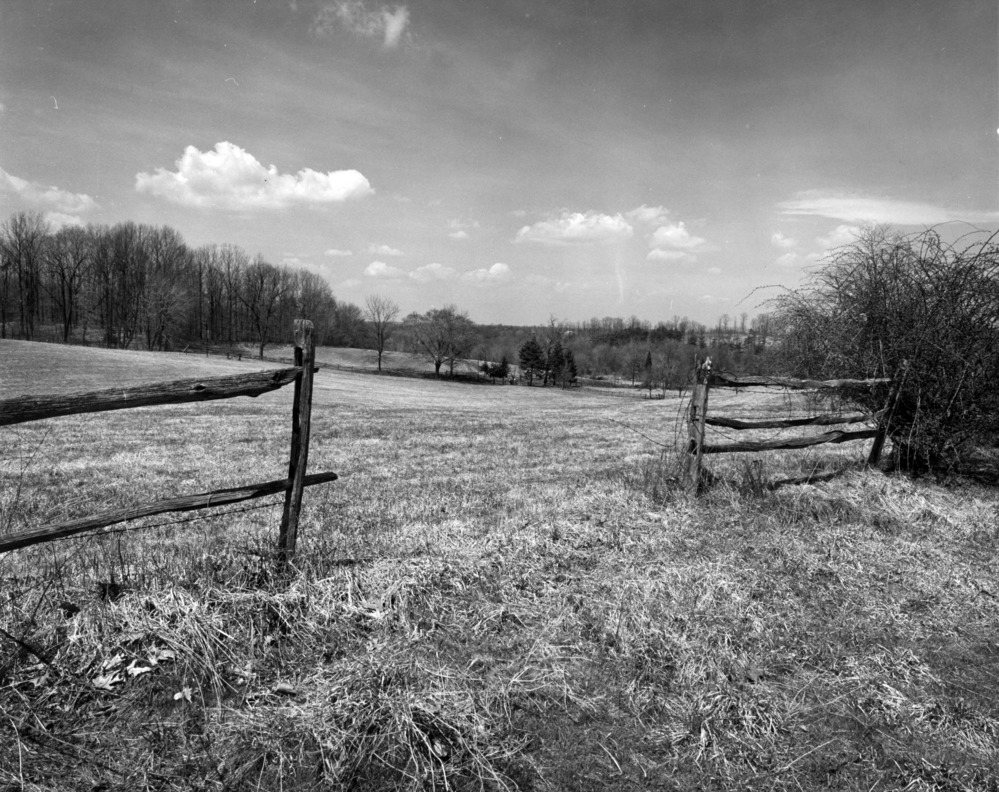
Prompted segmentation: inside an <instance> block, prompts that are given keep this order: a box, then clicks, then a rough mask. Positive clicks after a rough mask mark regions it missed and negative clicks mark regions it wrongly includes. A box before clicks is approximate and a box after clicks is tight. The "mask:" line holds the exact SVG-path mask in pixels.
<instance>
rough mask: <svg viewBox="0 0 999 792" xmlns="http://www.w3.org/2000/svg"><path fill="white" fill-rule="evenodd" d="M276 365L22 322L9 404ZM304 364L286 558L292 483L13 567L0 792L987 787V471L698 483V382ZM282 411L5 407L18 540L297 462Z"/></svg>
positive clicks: (4, 379) (123, 529) (996, 740)
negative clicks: (680, 482)
mask: <svg viewBox="0 0 999 792" xmlns="http://www.w3.org/2000/svg"><path fill="white" fill-rule="evenodd" d="M323 354H324V353H323V352H320V355H319V358H320V360H323V359H324V358H323ZM325 354H327V355H328V356H329V357H327V358H326V359H327V360H332V359H333V357H332V356H334V355H335V353H333V352H326V353H325ZM264 365H265V364H261V363H259V362H256V361H252V360H247V359H246V358H244V359H243V361H241V362H238V361H235V360H231V361H226V360H224V359H223V360H219V359H217V358H213V359H210V360H209V359H206V358H204V357H196V356H193V355H170V354H155V355H153V354H148V355H147V354H142V353H124V352H109V351H104V350H90V349H77V348H67V347H59V346H50V345H40V344H26V343H18V342H9V341H0V399H3V398H10V397H12V396H14V395H18V394H21V393H34V394H40V393H49V392H57V391H59V392H62V391H66V392H68V391H73V390H86V389H96V388H102V387H108V386H109V385H111V384H112V381H113V380H116V381H120V382H129V383H131V382H140V381H141V382H149V381H156V380H161V379H175V378H181V377H188V376H200V375H208V374H209V373H216V374H221V373H229V372H232V373H238V372H241V371H250V370H255V369H259V368H261V367H263V366H264ZM315 385H316V391H315V402H314V411H313V435H312V451H311V457H310V469H311V470H312V471H315V472H319V471H327V470H332V471H335V472H337V473H338V474H339V475H340V480H339V481H337V482H335V483H334V484H328V485H323V486H319V487H314V488H310V489H308V490H306V493H305V502H304V514H303V524H302V528H301V538H300V544H299V553H298V556H297V558H296V566H295V569H294V570H293V574H291V575H290V576H288V577H284V578H277V577H276V576H275V574H274V571H273V570H274V567H273V564H272V560H271V553H272V549H273V546H274V543H275V539H276V534H277V525H278V521H279V519H280V505H274V504H279V503H280V498H274V499H272V500H271V501H270V502H268V503H267V504H265V505H264V506H263V507H261V505H260V504H261V502H260V501H254V502H251V503H250V504H249V507H250V508H240V507H231V508H228V509H218V510H214V511H212V510H208V511H203V512H198V513H193V514H187V515H173V516H170V515H166V516H162V517H158V518H148V519H146V520H144V521H139V522H137V523H133V524H128V525H125V526H118V527H117V528H116V529H114V530H112V531H109V532H107V533H106V534H104V535H102V536H99V537H94V536H89V537H85V538H75V539H67V540H63V541H61V542H54V543H50V544H45V545H40V546H37V547H34V548H28V549H25V550H20V551H15V552H11V553H7V554H6V555H2V556H0V628H2V630H3V632H2V633H0V789H16V790H22V789H23V790H98V789H99V790H136V789H157V790H187V789H198V790H279V789H280V790H319V789H333V790H339V789H351V790H389V789H413V790H415V789H456V790H457V789H462V790H464V789H469V790H471V789H476V790H480V789H486V790H503V789H508V790H514V789H521V790H594V791H596V790H608V789H609V790H615V789H620V790H625V789H627V790H634V789H662V790H695V789H700V790H746V789H766V790H785V789H786V790H826V789H836V790H858V791H859V790H864V792H869V791H870V790H891V789H905V790H955V791H956V790H999V770H997V768H999V559H997V547H999V498H997V496H996V492H995V491H994V490H991V489H985V488H981V487H979V486H977V485H972V484H968V483H962V482H960V481H955V482H949V483H948V484H947V485H946V486H944V485H943V484H941V483H939V482H935V481H931V480H918V481H913V480H910V479H907V478H902V477H894V476H890V477H889V476H885V475H883V474H881V473H878V472H870V471H863V470H861V469H860V467H859V464H858V463H859V462H860V460H862V459H863V457H864V448H863V447H862V446H861V444H844V445H843V446H837V447H835V450H833V451H827V450H823V449H822V448H820V449H818V450H812V451H810V452H795V453H793V454H790V453H783V454H781V453H776V452H772V453H769V454H765V455H756V456H757V457H758V458H751V457H750V456H749V455H729V456H725V457H718V458H709V459H708V466H709V467H710V468H711V469H712V471H713V472H714V473H715V475H716V477H717V478H716V480H715V482H714V483H713V485H712V486H711V487H710V489H709V490H708V492H707V493H706V494H705V495H704V496H702V497H701V498H699V499H697V500H696V501H695V500H693V499H691V498H689V497H688V496H686V495H685V494H683V493H682V492H681V491H680V490H679V489H678V488H677V486H676V481H675V478H674V475H675V461H676V454H675V451H674V447H675V444H676V442H677V439H678V436H679V435H678V429H677V419H678V416H679V415H680V414H681V410H682V408H683V405H682V404H681V402H680V401H678V400H676V399H667V400H665V401H649V400H646V399H643V398H641V394H640V392H637V391H627V390H619V391H615V390H606V389H602V390H599V391H598V390H588V389H578V390H571V391H559V390H554V389H544V390H542V389H540V388H527V387H510V386H491V385H472V384H461V383H448V382H435V381H432V380H425V379H405V378H399V377H378V376H374V375H371V374H362V373H356V372H350V371H337V370H335V368H333V367H332V366H329V367H327V368H324V369H323V370H322V371H321V372H320V373H319V374H318V375H317V376H316V381H315ZM290 404H291V390H290V388H286V389H283V390H281V391H278V392H275V393H270V394H267V395H264V396H261V397H258V398H256V399H248V398H243V399H233V400H229V401H222V402H211V403H207V404H202V405H185V406H177V407H169V408H141V409H134V410H127V411H122V412H118V413H103V414H95V415H82V416H74V417H67V418H59V419H52V420H48V421H41V422H37V423H31V424H22V425H18V426H13V427H6V428H0V533H11V532H17V531H21V530H25V529H27V528H29V527H35V526H38V525H42V524H46V523H51V522H58V521H61V520H65V519H71V518H73V517H78V516H83V515H88V514H93V513H97V512H101V511H106V510H110V509H113V508H118V507H124V506H128V505H135V504H140V503H144V502H147V501H151V500H157V499H160V498H165V497H169V496H173V495H181V494H187V493H194V492H204V491H207V490H210V489H213V488H217V487H228V486H235V485H237V484H240V483H245V482H254V481H265V480H269V479H274V478H280V477H282V476H284V475H285V473H286V468H287V453H288V439H289V425H290ZM712 404H713V405H716V406H718V407H719V408H722V407H723V408H724V409H725V410H726V413H727V414H731V415H741V416H749V415H752V414H753V412H756V411H759V410H764V411H769V412H773V413H781V412H786V411H789V410H790V409H792V407H793V405H791V404H789V403H788V402H787V400H786V398H785V397H783V396H761V395H754V394H738V395H731V396H724V395H719V396H717V397H716V396H715V394H712ZM803 471H815V472H817V473H819V472H828V471H839V472H840V473H841V475H839V476H838V477H837V478H835V479H832V480H829V481H823V482H819V483H813V484H807V485H794V486H784V487H779V488H772V487H769V486H767V485H768V483H769V482H772V481H773V480H776V479H780V478H784V477H790V476H795V475H799V474H800V473H801V472H803Z"/></svg>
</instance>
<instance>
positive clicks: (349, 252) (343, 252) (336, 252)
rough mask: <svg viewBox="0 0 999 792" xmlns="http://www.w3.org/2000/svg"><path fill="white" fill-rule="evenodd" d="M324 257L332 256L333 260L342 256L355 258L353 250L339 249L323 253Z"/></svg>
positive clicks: (330, 249)
mask: <svg viewBox="0 0 999 792" xmlns="http://www.w3.org/2000/svg"><path fill="white" fill-rule="evenodd" d="M323 255H324V256H330V257H332V258H336V257H340V256H353V255H354V251H352V250H339V249H337V248H329V250H325V251H323Z"/></svg>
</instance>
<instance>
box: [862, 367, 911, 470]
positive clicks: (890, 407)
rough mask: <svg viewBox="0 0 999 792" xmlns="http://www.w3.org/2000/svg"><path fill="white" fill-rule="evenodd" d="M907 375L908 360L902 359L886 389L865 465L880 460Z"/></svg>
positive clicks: (871, 465) (874, 464)
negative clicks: (899, 367)
mask: <svg viewBox="0 0 999 792" xmlns="http://www.w3.org/2000/svg"><path fill="white" fill-rule="evenodd" d="M907 376H909V361H908V360H903V361H902V366H901V370H900V371H896V372H895V377H894V379H893V381H892V386H891V390H889V391H888V399H887V400H886V401H885V406H884V409H882V410H881V417H880V419H879V420H878V434H877V436H876V437H875V438H874V443H873V444H872V445H871V453H870V455H869V456H868V457H867V467H869V468H872V467H877V466H878V465H879V464H880V462H881V451H882V450H883V449H884V445H885V440H886V439H887V437H888V429H889V428H890V426H891V421H892V418H894V417H895V408H896V407H897V406H898V400H899V398H900V397H901V396H902V387H903V386H904V385H905V378H906V377H907Z"/></svg>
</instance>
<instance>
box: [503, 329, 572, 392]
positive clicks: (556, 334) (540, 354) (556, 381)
mask: <svg viewBox="0 0 999 792" xmlns="http://www.w3.org/2000/svg"><path fill="white" fill-rule="evenodd" d="M569 335H571V331H569V330H565V329H563V328H562V326H561V325H559V324H558V323H557V322H556V321H555V320H554V319H553V320H551V321H550V322H549V325H548V327H547V328H546V329H545V332H543V333H542V334H541V335H540V340H539V337H538V336H537V335H532V336H531V337H530V338H529V339H528V340H527V341H525V342H524V343H523V345H522V346H521V347H520V351H519V353H518V360H519V361H520V371H521V375H522V376H523V377H525V378H526V379H527V384H528V385H533V384H534V380H535V379H540V380H541V385H542V387H543V386H545V385H547V384H548V383H549V382H551V384H552V385H560V386H561V387H563V388H566V387H568V386H570V385H574V384H576V381H577V377H578V375H579V370H578V369H577V367H576V358H575V355H574V354H573V351H572V349H570V348H568V347H567V346H564V345H563V343H562V342H563V340H565V339H566V337H567V336H569Z"/></svg>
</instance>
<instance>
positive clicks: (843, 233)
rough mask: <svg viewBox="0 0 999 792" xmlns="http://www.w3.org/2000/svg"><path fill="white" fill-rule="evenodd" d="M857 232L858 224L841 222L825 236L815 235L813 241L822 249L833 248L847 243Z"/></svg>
mask: <svg viewBox="0 0 999 792" xmlns="http://www.w3.org/2000/svg"><path fill="white" fill-rule="evenodd" d="M859 233H860V226H856V225H847V224H846V223H842V224H840V225H838V226H836V227H835V228H834V229H833V230H832V231H830V232H829V233H828V234H826V235H825V236H820V237H816V238H815V243H816V244H817V245H818V246H819V247H821V248H822V249H823V250H835V249H836V248H838V247H843V245H849V244H850V243H851V242H853V241H855V240H856V239H857V234H859Z"/></svg>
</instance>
